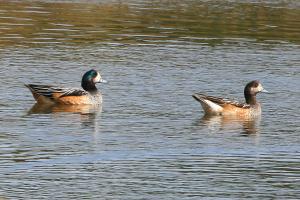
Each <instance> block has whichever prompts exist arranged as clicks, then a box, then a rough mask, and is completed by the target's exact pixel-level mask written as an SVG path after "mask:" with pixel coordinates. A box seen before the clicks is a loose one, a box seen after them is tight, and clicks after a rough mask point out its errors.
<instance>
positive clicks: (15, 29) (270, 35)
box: [0, 1, 300, 47]
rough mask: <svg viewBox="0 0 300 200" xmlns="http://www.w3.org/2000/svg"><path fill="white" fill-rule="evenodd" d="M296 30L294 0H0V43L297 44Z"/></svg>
mask: <svg viewBox="0 0 300 200" xmlns="http://www.w3.org/2000/svg"><path fill="white" fill-rule="evenodd" d="M245 2H246V3H245ZM247 2H248V3H247ZM299 32H300V6H299V3H297V1H288V3H287V2H281V1H278V2H277V1H273V2H272V3H262V2H259V3H253V2H252V1H242V2H226V1H217V2H216V1H208V2H201V1H117V2H114V1H113V2H109V1H108V2H104V3H86V2H85V3H80V1H79V2H76V3H74V2H73V3H72V2H60V3H58V2H7V1H1V2H0V46H2V47H5V46H12V45H17V46H20V45H21V46H36V45H53V44H54V45H79V44H80V45H82V44H90V43H98V42H100V43H111V42H116V43H162V42H173V41H176V42H190V41H193V42H205V43H208V44H211V43H219V42H222V41H223V40H224V39H226V40H228V39H238V40H241V39H242V40H245V39H246V40H254V41H258V42H260V41H270V42H292V43H296V44H298V43H299V42H300V34H299Z"/></svg>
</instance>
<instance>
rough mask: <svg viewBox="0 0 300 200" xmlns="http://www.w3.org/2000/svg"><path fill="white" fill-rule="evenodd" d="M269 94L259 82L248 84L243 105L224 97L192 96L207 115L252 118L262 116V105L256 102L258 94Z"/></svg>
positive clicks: (254, 81)
mask: <svg viewBox="0 0 300 200" xmlns="http://www.w3.org/2000/svg"><path fill="white" fill-rule="evenodd" d="M260 92H266V93H267V92H268V91H267V90H265V89H264V88H263V86H262V84H261V83H260V82H259V81H258V80H253V81H251V82H249V83H247V84H246V86H245V89H244V96H245V100H246V102H244V103H241V102H237V101H234V100H230V99H227V98H222V97H214V96H208V95H205V94H203V93H195V94H193V95H192V96H193V97H194V99H196V100H197V101H198V102H200V104H201V106H202V108H203V110H204V113H205V115H223V116H224V115H225V116H226V115H235V116H242V117H251V116H253V117H254V116H259V115H261V104H260V103H259V102H258V101H257V100H256V94H258V93H260Z"/></svg>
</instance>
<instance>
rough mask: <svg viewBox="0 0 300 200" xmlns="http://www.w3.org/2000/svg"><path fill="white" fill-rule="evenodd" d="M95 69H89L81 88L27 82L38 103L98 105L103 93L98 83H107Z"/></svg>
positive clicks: (100, 102)
mask: <svg viewBox="0 0 300 200" xmlns="http://www.w3.org/2000/svg"><path fill="white" fill-rule="evenodd" d="M106 82H107V81H106V80H104V79H102V77H101V75H100V73H99V72H98V71H96V70H94V69H91V70H89V71H87V72H86V73H85V74H84V75H83V76H82V80H81V87H82V89H81V88H66V87H59V86H53V85H39V84H25V86H26V87H27V88H28V89H29V90H30V91H31V93H32V95H33V97H34V99H35V100H36V101H37V103H38V104H64V105H98V104H102V94H101V92H100V91H99V90H98V89H97V87H96V84H97V83H106Z"/></svg>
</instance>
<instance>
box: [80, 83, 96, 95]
mask: <svg viewBox="0 0 300 200" xmlns="http://www.w3.org/2000/svg"><path fill="white" fill-rule="evenodd" d="M81 87H82V88H83V89H84V90H85V91H88V92H97V88H96V86H95V84H94V83H92V82H88V81H82V82H81Z"/></svg>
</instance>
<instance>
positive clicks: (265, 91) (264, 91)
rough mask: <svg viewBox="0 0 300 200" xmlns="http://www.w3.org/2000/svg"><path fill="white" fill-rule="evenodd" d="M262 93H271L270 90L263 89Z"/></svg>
mask: <svg viewBox="0 0 300 200" xmlns="http://www.w3.org/2000/svg"><path fill="white" fill-rule="evenodd" d="M261 92H263V93H269V91H268V90H265V89H262V91H261Z"/></svg>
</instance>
